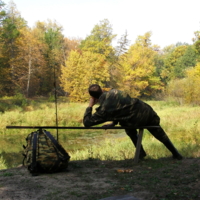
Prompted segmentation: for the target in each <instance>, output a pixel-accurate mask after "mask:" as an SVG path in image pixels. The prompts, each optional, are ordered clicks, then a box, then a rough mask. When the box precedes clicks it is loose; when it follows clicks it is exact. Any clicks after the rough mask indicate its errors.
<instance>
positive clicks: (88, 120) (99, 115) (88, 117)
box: [83, 98, 106, 127]
mask: <svg viewBox="0 0 200 200" xmlns="http://www.w3.org/2000/svg"><path fill="white" fill-rule="evenodd" d="M96 103H97V99H95V98H91V99H90V102H89V106H88V107H87V108H86V111H85V114H84V117H83V124H84V126H85V127H90V126H94V125H97V124H101V123H103V122H106V115H105V112H103V111H102V110H101V107H99V108H98V109H97V111H96V112H95V113H94V114H93V115H92V107H93V106H94V105H95V104H96Z"/></svg>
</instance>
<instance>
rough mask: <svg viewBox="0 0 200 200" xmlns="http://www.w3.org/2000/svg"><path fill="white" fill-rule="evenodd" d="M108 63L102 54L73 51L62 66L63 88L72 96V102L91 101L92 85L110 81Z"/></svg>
mask: <svg viewBox="0 0 200 200" xmlns="http://www.w3.org/2000/svg"><path fill="white" fill-rule="evenodd" d="M108 67H109V65H108V63H107V62H106V61H105V56H104V55H102V54H97V53H93V52H90V51H85V52H82V53H79V52H78V51H71V52H70V54H69V57H68V59H67V61H66V67H65V66H62V67H61V71H62V75H61V79H60V80H61V86H62V87H63V89H64V90H65V91H66V92H68V93H69V94H70V97H71V100H72V101H81V102H84V101H86V100H88V99H89V95H88V87H89V85H90V84H99V85H101V86H103V82H105V81H108V80H109V73H108Z"/></svg>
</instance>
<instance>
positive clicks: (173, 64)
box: [0, 1, 200, 104]
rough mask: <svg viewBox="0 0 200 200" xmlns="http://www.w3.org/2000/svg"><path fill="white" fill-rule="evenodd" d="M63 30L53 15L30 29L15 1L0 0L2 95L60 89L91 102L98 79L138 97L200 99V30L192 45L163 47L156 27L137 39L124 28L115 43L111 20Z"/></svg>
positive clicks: (199, 101) (44, 93)
mask: <svg viewBox="0 0 200 200" xmlns="http://www.w3.org/2000/svg"><path fill="white" fill-rule="evenodd" d="M62 31H63V27H62V26H61V25H59V24H58V23H57V22H56V21H52V20H47V22H41V21H37V22H36V23H35V25H34V27H32V28H30V27H28V25H27V22H26V20H25V19H23V18H22V17H21V14H20V12H19V11H18V10H17V8H16V5H15V4H14V2H10V3H9V5H5V4H4V3H3V2H2V1H0V97H3V96H13V95H16V94H18V93H20V94H23V95H25V96H26V97H34V96H48V95H50V94H51V93H52V92H53V91H54V90H55V89H56V91H57V92H58V94H59V95H68V96H69V97H70V99H71V100H72V101H86V100H88V93H87V88H88V86H89V85H90V84H94V83H97V84H99V85H101V86H102V87H103V88H105V89H109V88H117V89H120V90H124V91H127V92H128V93H130V94H131V96H133V97H145V98H154V97H155V96H159V95H160V96H162V95H163V94H165V95H166V94H167V95H170V96H173V97H175V98H177V99H178V100H179V101H180V102H183V103H194V104H200V97H199V91H200V60H199V58H200V32H199V31H196V32H194V38H193V44H192V45H189V44H186V43H177V44H173V45H169V46H166V47H165V48H163V49H161V48H160V47H159V46H158V45H154V44H152V43H151V35H152V33H151V32H146V33H145V34H144V35H141V36H138V38H137V39H136V40H135V42H134V43H133V44H130V41H129V40H128V34H127V32H125V33H124V35H122V36H121V38H120V39H119V40H118V41H117V45H116V46H115V47H114V46H113V41H114V40H115V39H116V36H117V35H116V34H114V33H113V29H112V25H111V24H110V22H109V20H108V19H104V20H102V21H100V22H99V23H98V24H96V25H95V26H94V28H93V29H92V31H91V33H90V35H88V36H87V37H86V38H84V39H80V38H66V37H65V36H64V35H63V33H62Z"/></svg>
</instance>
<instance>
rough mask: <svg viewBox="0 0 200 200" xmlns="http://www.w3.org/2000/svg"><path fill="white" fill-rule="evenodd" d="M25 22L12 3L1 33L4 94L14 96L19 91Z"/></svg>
mask: <svg viewBox="0 0 200 200" xmlns="http://www.w3.org/2000/svg"><path fill="white" fill-rule="evenodd" d="M26 26H27V25H26V22H25V20H24V19H23V18H22V17H21V15H20V13H19V12H18V10H17V8H16V5H15V4H14V3H13V2H11V3H10V4H9V5H8V9H7V13H6V16H5V18H4V19H3V21H2V27H1V33H0V45H1V58H0V63H1V72H2V75H3V76H4V78H3V79H1V83H0V84H1V86H2V85H3V88H2V93H3V94H8V95H12V94H14V93H15V91H16V90H17V89H19V88H20V87H19V84H18V80H19V77H18V75H17V73H16V72H17V71H18V69H17V67H18V63H17V62H16V60H15V59H16V58H17V57H18V54H19V43H18V42H19V40H21V39H22V35H21V34H20V30H21V29H23V28H24V27H26Z"/></svg>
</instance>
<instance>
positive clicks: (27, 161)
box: [23, 129, 70, 175]
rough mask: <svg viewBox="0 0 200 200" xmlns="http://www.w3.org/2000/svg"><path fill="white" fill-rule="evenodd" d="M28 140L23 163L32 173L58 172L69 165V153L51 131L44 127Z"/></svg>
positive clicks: (29, 136) (30, 135)
mask: <svg viewBox="0 0 200 200" xmlns="http://www.w3.org/2000/svg"><path fill="white" fill-rule="evenodd" d="M26 142H27V145H26V146H24V145H23V147H24V153H23V156H24V159H23V165H24V166H25V167H27V169H28V170H29V172H30V173H31V174H32V175H37V174H38V173H53V172H58V171H62V170H64V169H66V168H67V167H68V162H69V159H70V156H69V154H68V153H67V152H66V151H65V149H64V148H63V147H62V146H61V145H60V144H59V143H58V142H57V140H55V138H54V137H53V136H52V135H51V133H50V132H48V131H46V130H42V129H40V130H37V131H35V132H32V133H30V134H29V135H28V136H27V138H26Z"/></svg>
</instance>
